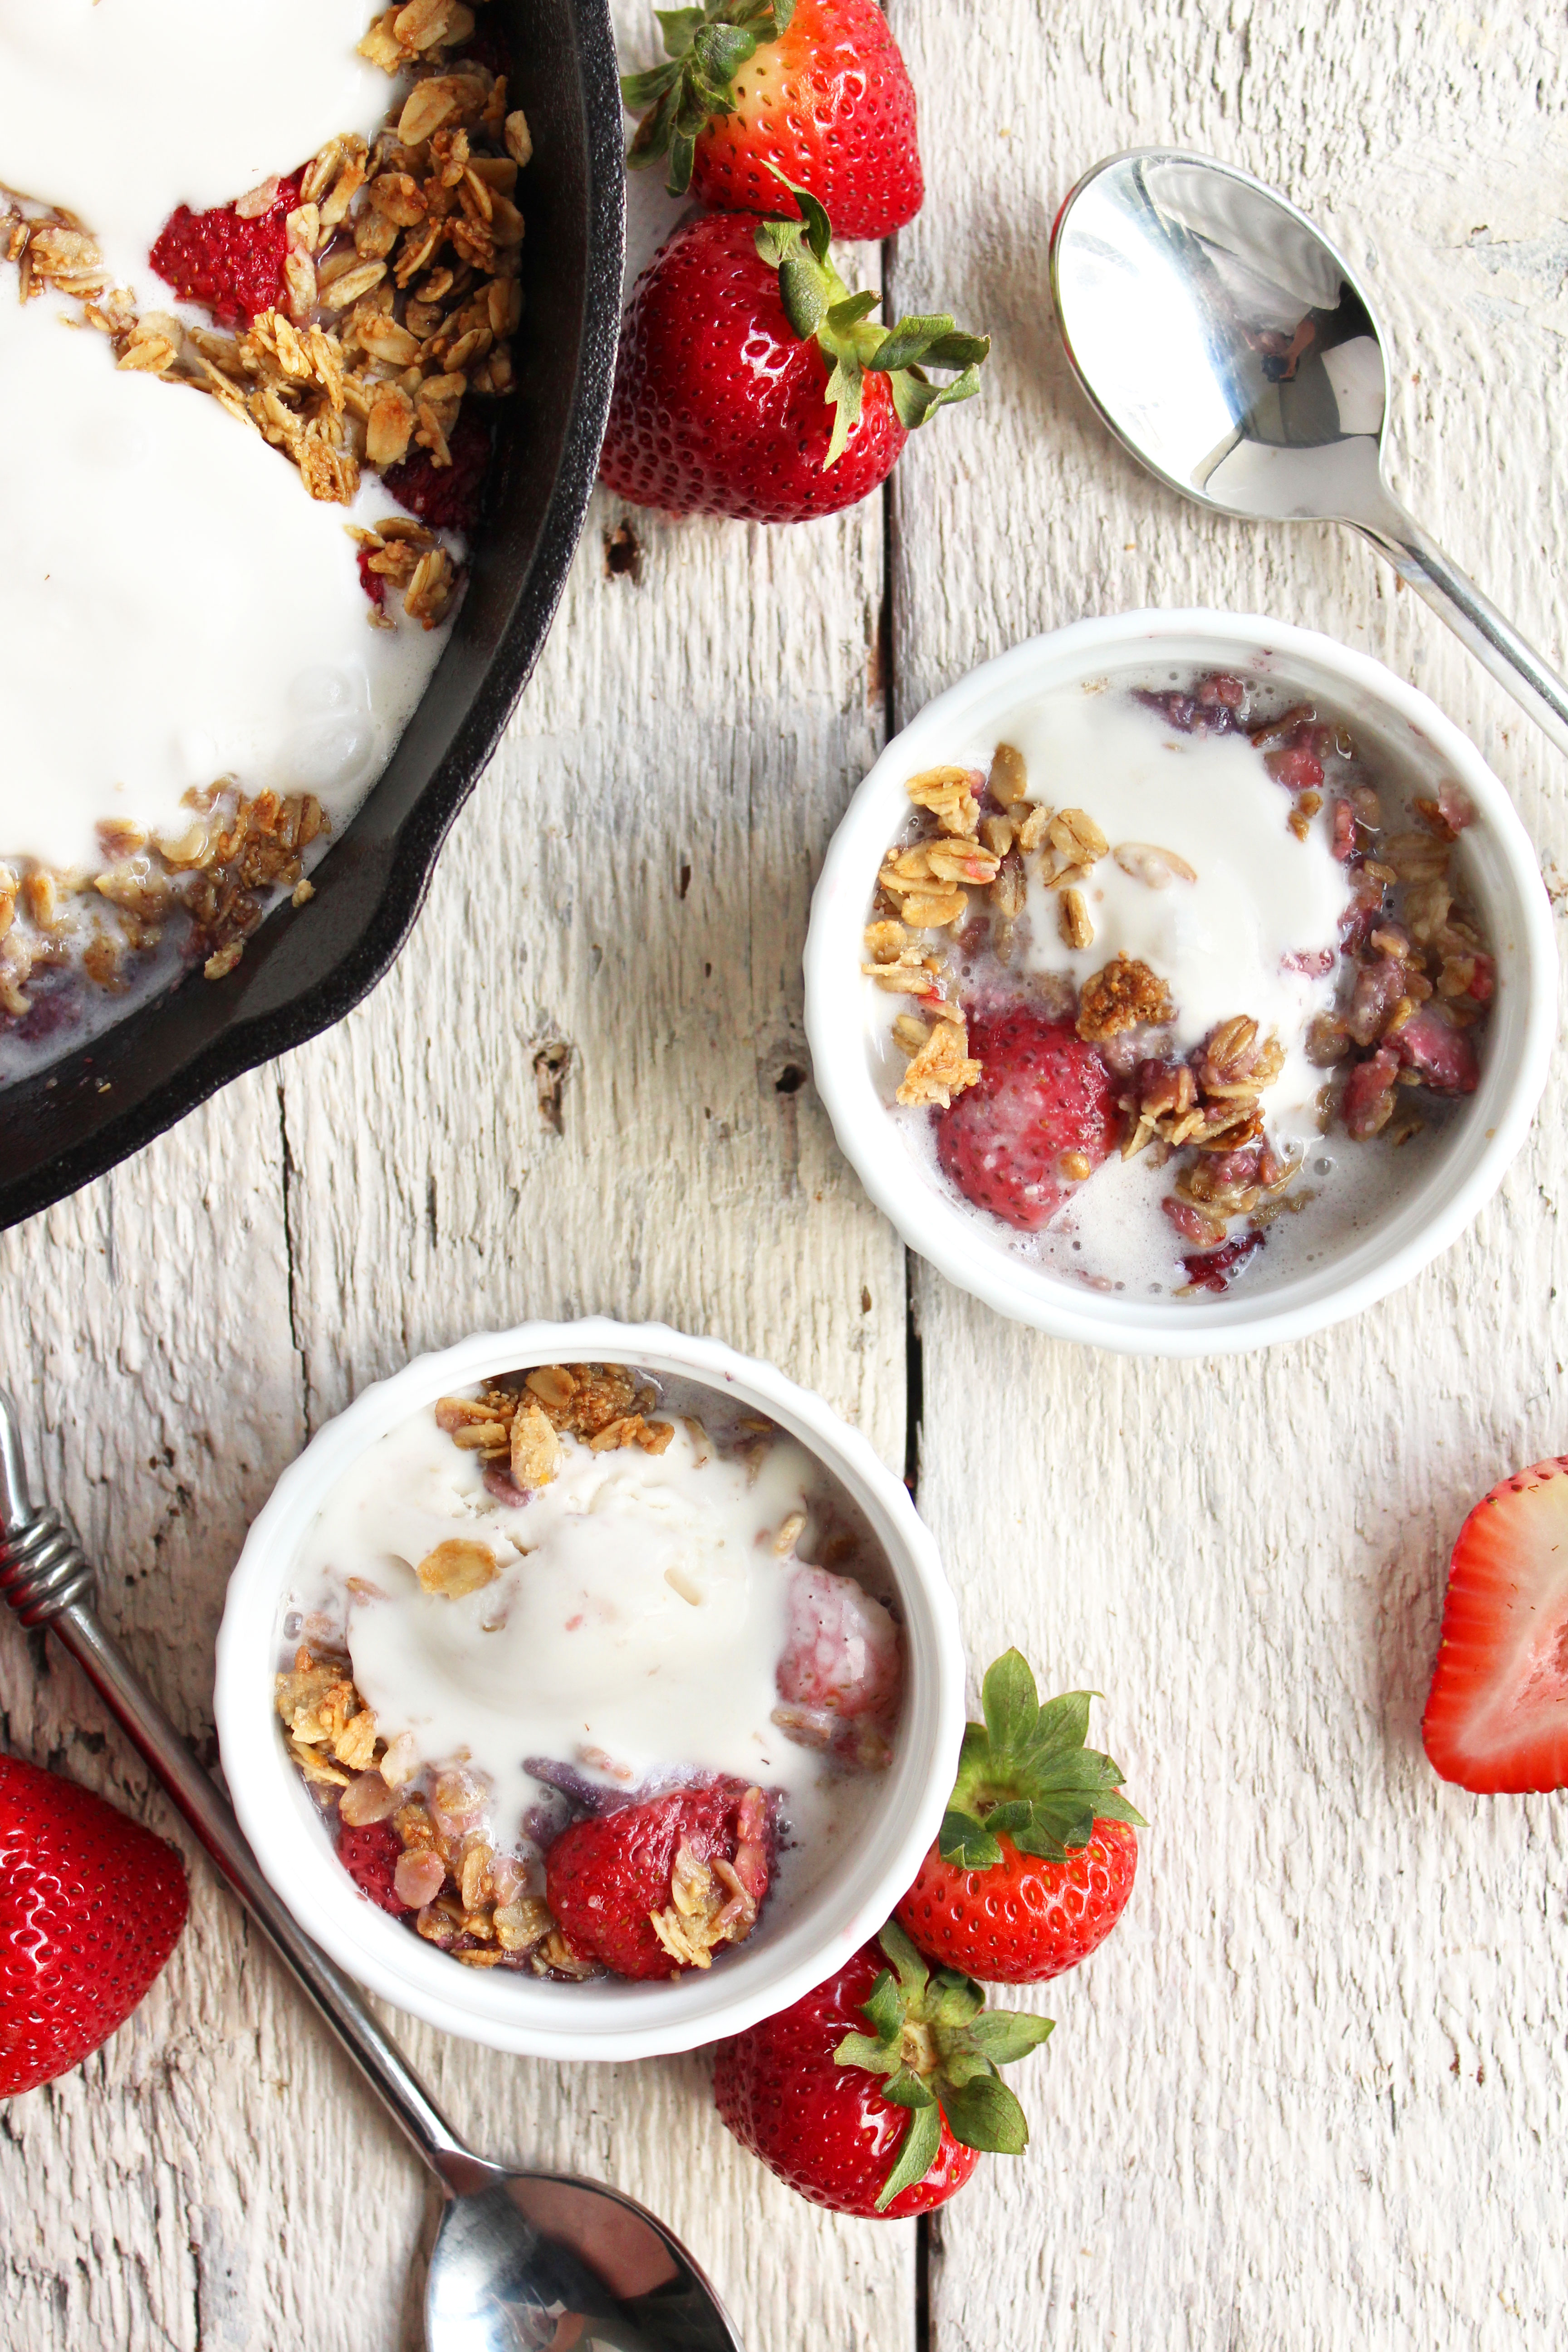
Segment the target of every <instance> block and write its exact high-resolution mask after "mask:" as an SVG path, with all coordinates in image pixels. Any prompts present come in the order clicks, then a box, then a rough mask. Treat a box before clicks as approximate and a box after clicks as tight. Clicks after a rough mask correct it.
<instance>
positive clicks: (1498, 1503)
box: [1421, 1456, 1568, 1796]
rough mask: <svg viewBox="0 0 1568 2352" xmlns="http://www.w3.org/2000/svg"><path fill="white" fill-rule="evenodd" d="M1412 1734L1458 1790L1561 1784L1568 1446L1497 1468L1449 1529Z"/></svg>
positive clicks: (1565, 1732)
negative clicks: (1437, 1620)
mask: <svg viewBox="0 0 1568 2352" xmlns="http://www.w3.org/2000/svg"><path fill="white" fill-rule="evenodd" d="M1421 1737H1422V1739H1423V1741H1424V1742H1425V1745H1426V1755H1427V1759H1428V1760H1429V1762H1430V1763H1431V1765H1432V1767H1433V1769H1434V1770H1435V1771H1437V1772H1440V1773H1441V1774H1442V1776H1443V1778H1444V1780H1457V1781H1458V1784H1459V1786H1460V1788H1462V1789H1473V1790H1476V1791H1477V1792H1478V1793H1479V1794H1481V1795H1485V1796H1493V1795H1499V1794H1501V1793H1503V1792H1505V1791H1506V1792H1509V1793H1513V1794H1519V1793H1522V1792H1524V1791H1526V1790H1545V1789H1562V1788H1565V1787H1568V1456H1559V1457H1558V1458H1557V1459H1556V1460H1555V1461H1551V1462H1538V1463H1536V1464H1535V1465H1534V1467H1533V1468H1531V1469H1529V1470H1521V1472H1520V1473H1519V1475H1517V1477H1513V1478H1505V1479H1504V1480H1503V1481H1502V1483H1501V1485H1500V1486H1494V1487H1493V1488H1492V1490H1491V1492H1490V1494H1489V1495H1485V1496H1482V1498H1481V1500H1480V1501H1479V1503H1478V1504H1477V1505H1476V1507H1475V1509H1474V1510H1473V1511H1472V1512H1471V1513H1470V1516H1469V1517H1468V1519H1467V1520H1466V1521H1465V1524H1464V1526H1463V1527H1462V1528H1460V1530H1459V1537H1458V1542H1457V1543H1456V1544H1455V1546H1454V1552H1453V1558H1452V1559H1451V1561H1450V1563H1449V1568H1448V1591H1447V1599H1446V1600H1445V1601H1444V1604H1443V1632H1442V1638H1441V1640H1440V1642H1439V1643H1438V1648H1437V1664H1436V1668H1435V1670H1434V1672H1433V1675H1432V1688H1431V1692H1430V1694H1429V1696H1428V1697H1427V1700H1426V1714H1425V1716H1424V1717H1423V1718H1422V1723H1421Z"/></svg>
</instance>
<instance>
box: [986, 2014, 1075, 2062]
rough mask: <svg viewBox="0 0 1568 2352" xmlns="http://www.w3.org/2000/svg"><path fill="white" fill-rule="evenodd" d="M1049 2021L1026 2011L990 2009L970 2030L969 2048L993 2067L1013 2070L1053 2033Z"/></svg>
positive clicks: (1051, 2023)
mask: <svg viewBox="0 0 1568 2352" xmlns="http://www.w3.org/2000/svg"><path fill="white" fill-rule="evenodd" d="M1054 2030H1055V2029H1054V2026H1053V2022H1052V2021H1051V2019H1050V2018H1048V2017H1031V2016H1030V2015H1029V2014H1028V2013H1027V2011H1024V2010H1008V2009H988V2010H987V2011H985V2014H984V2017H977V2018H976V2019H975V2021H974V2022H973V2025H972V2026H971V2027H970V2029H969V2045H970V2047H971V2049H973V2050H978V2051H979V2052H980V2053H981V2054H982V2056H983V2057H985V2058H988V2059H989V2060H990V2061H991V2063H992V2064H993V2065H994V2066H1010V2065H1012V2064H1013V2063H1014V2061H1015V2060H1016V2059H1018V2058H1026V2057H1027V2056H1028V2054H1029V2053H1030V2051H1031V2050H1037V2049H1038V2048H1039V2046H1040V2044H1041V2042H1044V2041H1045V2040H1046V2039H1047V2036H1048V2035H1049V2034H1050V2033H1051V2032H1054Z"/></svg>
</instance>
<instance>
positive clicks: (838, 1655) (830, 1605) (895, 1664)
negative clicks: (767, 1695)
mask: <svg viewBox="0 0 1568 2352" xmlns="http://www.w3.org/2000/svg"><path fill="white" fill-rule="evenodd" d="M903 1681H904V1663H903V1651H902V1647H901V1645H900V1640H899V1629H898V1627H897V1626H896V1625H895V1624H894V1622H893V1620H892V1618H891V1617H890V1616H889V1613H888V1612H887V1610H886V1609H884V1608H883V1606H882V1604H881V1602H880V1601H877V1600H874V1599H873V1598H872V1596H871V1595H870V1594H869V1593H868V1592H867V1591H866V1590H865V1589H864V1587H863V1586H861V1585H858V1584H857V1583H856V1582H855V1581H854V1580H853V1579H852V1578H850V1577H847V1576H835V1575H833V1574H832V1573H831V1571H830V1570H827V1569H826V1568H813V1567H810V1566H808V1565H805V1564H803V1565H802V1566H801V1567H799V1568H797V1569H796V1570H795V1574H794V1575H793V1576H792V1577H791V1579H790V1584H789V1621H788V1628H787V1631H786V1633H785V1635H784V1654H783V1656H782V1657H781V1658H780V1660H779V1667H778V1690H779V1697H780V1698H781V1700H782V1701H783V1702H784V1704H783V1706H781V1707H780V1709H779V1711H778V1714H777V1715H776V1716H775V1717H774V1720H775V1722H777V1723H779V1724H780V1725H781V1727H783V1728H784V1729H785V1730H786V1731H788V1732H789V1733H790V1735H791V1737H792V1738H804V1739H805V1740H806V1741H807V1742H808V1743H809V1744H811V1745H813V1746H816V1745H821V1746H823V1747H830V1748H834V1749H835V1751H836V1752H837V1753H838V1754H839V1755H840V1756H842V1757H843V1758H844V1759H845V1760H846V1761H854V1762H858V1763H863V1764H880V1763H884V1762H885V1761H886V1760H887V1750H888V1743H889V1739H890V1738H891V1736H892V1730H893V1727H894V1725H895V1724H896V1722H897V1721H898V1716H899V1700H900V1696H901V1695H902V1692H903Z"/></svg>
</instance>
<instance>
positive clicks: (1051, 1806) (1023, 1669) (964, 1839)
mask: <svg viewBox="0 0 1568 2352" xmlns="http://www.w3.org/2000/svg"><path fill="white" fill-rule="evenodd" d="M1089 1697H1090V1693H1089V1692H1088V1691H1068V1692H1066V1693H1065V1694H1064V1696H1062V1697H1060V1698H1054V1699H1051V1700H1050V1701H1049V1702H1048V1703H1047V1705H1046V1706H1041V1705H1040V1703H1039V1694H1038V1692H1037V1690H1036V1687H1035V1677H1034V1675H1032V1674H1031V1673H1030V1672H1029V1669H1028V1667H1027V1666H1026V1664H1025V1662H1024V1660H1023V1658H1022V1657H1021V1656H1020V1655H1019V1654H1018V1652H1017V1651H1016V1650H1009V1651H1008V1652H1007V1654H1006V1655H1005V1657H1001V1658H998V1659H997V1661H996V1663H995V1664H994V1666H993V1667H992V1668H991V1669H990V1671H989V1673H988V1674H987V1675H986V1677H985V1680H984V1684H983V1685H982V1686H981V1706H982V1708H983V1710H984V1716H985V1720H984V1723H972V1724H971V1725H970V1726H969V1727H968V1729H967V1730H966V1731H965V1733H964V1735H963V1754H962V1756H961V1757H960V1759H959V1766H958V1779H957V1780H956V1781H955V1783H954V1784H953V1791H952V1801H951V1802H950V1804H949V1806H948V1810H947V1813H946V1815H945V1817H944V1819H943V1821H942V1832H941V1835H940V1836H939V1838H938V1840H937V1843H936V1844H935V1845H933V1846H932V1848H931V1852H930V1853H928V1854H927V1856H926V1858H925V1860H924V1862H923V1863H922V1864H921V1874H920V1876H919V1877H918V1878H917V1879H916V1881H915V1883H914V1885H912V1886H911V1887H910V1891H909V1893H908V1894H907V1895H905V1896H904V1898H903V1900H902V1902H901V1903H900V1905H899V1906H898V1909H897V1911H896V1912H895V1914H894V1916H895V1917H896V1918H897V1919H898V1921H899V1923H900V1926H901V1927H904V1928H905V1929H906V1930H907V1931H908V1933H909V1934H910V1936H911V1937H913V1938H914V1941H915V1942H916V1943H917V1944H918V1945H919V1947H920V1948H921V1951H922V1952H924V1953H926V1954H927V1955H928V1957H929V1958H931V1959H933V1960H940V1961H942V1963H943V1964H944V1965H945V1966H946V1967H948V1968H957V1969H967V1970H968V1971H969V1972H970V1973H971V1974H973V1975H974V1976H978V1977H984V1979H986V1980H987V1982H989V1983H992V1984H1037V1983H1039V1982H1041V1981H1042V1980H1043V1979H1045V1978H1047V1977H1058V1976H1060V1975H1061V1973H1062V1971H1063V1970H1064V1969H1076V1968H1077V1966H1078V1964H1079V1961H1080V1960H1086V1959H1088V1958H1089V1954H1090V1952H1092V1951H1093V1950H1094V1949H1095V1948H1096V1947H1097V1946H1098V1945H1100V1944H1102V1943H1103V1942H1104V1941H1105V1938H1106V1937H1107V1936H1109V1935H1110V1931H1111V1929H1112V1927H1115V1925H1116V1922H1117V1921H1118V1919H1120V1917H1121V1913H1122V1910H1123V1908H1124V1906H1125V1905H1126V1902H1127V1898H1128V1896H1129V1895H1131V1892H1132V1877H1133V1873H1134V1872H1135V1871H1136V1869H1137V1867H1138V1840H1137V1838H1136V1837H1135V1836H1134V1834H1133V1831H1134V1829H1135V1828H1142V1826H1143V1817H1142V1814H1141V1813H1135V1812H1134V1811H1133V1810H1132V1808H1131V1805H1130V1804H1129V1803H1128V1802H1127V1801H1126V1799H1125V1798H1124V1797H1122V1796H1121V1794H1120V1793H1119V1791H1118V1784H1119V1782H1120V1781H1121V1772H1120V1771H1119V1770H1118V1769H1117V1768H1116V1766H1115V1765H1114V1764H1113V1763H1112V1762H1111V1760H1110V1757H1109V1756H1100V1755H1097V1754H1096V1752H1095V1750H1094V1749H1093V1748H1086V1747H1085V1746H1084V1744H1083V1743H1084V1735H1085V1733H1086V1732H1087V1731H1088V1729H1089Z"/></svg>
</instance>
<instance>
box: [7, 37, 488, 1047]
mask: <svg viewBox="0 0 1568 2352" xmlns="http://www.w3.org/2000/svg"><path fill="white" fill-rule="evenodd" d="M487 15H488V11H487V9H486V8H485V6H484V0H473V5H467V0H408V5H405V6H401V7H396V8H392V9H388V10H386V11H385V12H384V14H381V15H379V16H376V15H374V14H373V11H372V8H371V7H370V6H369V5H367V0H268V6H267V7H266V8H264V9H261V10H255V9H240V8H237V7H230V6H226V5H225V6H218V5H211V0H100V5H91V0H0V420H3V422H4V425H5V430H4V431H3V432H0V510H3V511H4V513H5V519H6V546H7V561H6V565H5V574H4V577H3V578H0V637H3V638H4V641H5V646H6V650H7V659H6V662H5V670H4V674H3V676H0V725H3V727H4V732H5V742H6V754H7V756H6V761H5V772H4V778H3V780H0V1082H3V1081H4V1080H5V1078H7V1077H13V1076H17V1075H19V1074H20V1073H22V1072H23V1071H25V1070H26V1069H29V1068H33V1067H36V1066H37V1065H38V1063H39V1062H40V1061H44V1060H47V1059H48V1058H50V1057H51V1056H52V1055H54V1054H57V1053H58V1052H60V1051H62V1050H64V1049H66V1048H67V1047H68V1046H71V1045H77V1044H79V1042H80V1041H81V1040H82V1039H83V1037H84V1036H86V1035H87V1034H90V1032H91V1031H92V1030H93V1029H94V1028H95V1027H98V1026H101V1025H102V1024H103V1023H104V1022H106V1021H108V1020H112V1019H115V1018H118V1017H119V1015H120V1014H121V1013H123V1012H124V1011H125V1010H127V1009H128V1008H129V1004H130V1003H131V1002H132V1001H134V999H136V998H137V997H139V996H141V995H144V994H146V993H149V992H152V991H153V989H155V988H157V987H160V986H163V985H166V984H167V983H168V982H170V981H171V980H173V979H174V978H175V977H177V976H178V974H179V972H180V971H183V970H184V969H185V968H187V967H188V966H189V965H190V964H191V963H192V962H193V961H196V962H200V963H201V964H202V965H203V967H204V968H205V972H206V974H207V976H208V977H209V978H211V979H219V978H221V977H222V976H223V975H224V974H225V973H226V972H227V971H231V970H232V969H233V967H234V965H235V964H236V963H237V961H238V960H239V957H240V955H241V952H242V950H243V943H244V940H245V939H246V937H247V935H248V933H249V932H250V931H251V930H252V929H254V928H255V927H256V925H257V924H258V922H259V921H260V920H261V919H262V917H263V916H264V914H265V913H266V912H267V911H268V908H269V907H270V906H272V905H274V904H276V903H278V902H279V899H280V898H282V897H283V896H284V895H291V896H292V898H294V900H295V903H296V904H302V903H303V902H304V901H305V900H306V899H308V898H309V897H310V881H309V879H308V875H309V871H310V867H311V866H313V865H314V864H315V863H316V862H317V860H318V859H319V858H320V856H321V855H322V854H323V853H324V851H325V849H326V847H327V845H328V843H329V841H330V839H331V836H332V835H333V834H334V833H335V832H338V831H340V830H341V829H342V825H343V824H344V823H345V822H346V821H347V819H348V818H349V817H350V816H352V815H353V812H354V810H355V809H356V808H357V807H358V806H359V804H360V803H361V802H362V801H363V798H364V796H365V794H366V793H367V792H368V791H369V789H370V787H371V785H372V784H373V783H374V781H375V779H376V777H377V776H378V775H379V773H380V772H381V771H382V769H383V768H384V765H385V763H386V761H387V759H388V758H389V756H390V754H391V752H392V750H393V748H394V746H395V743H396V741H397V739H398V736H399V735H400V733H401V732H402V730H403V729H404V727H405V724H406V722H407V720H408V719H409V717H410V715H411V713H412V711H413V709H414V707H415V705H416V702H417V701H418V699H419V697H420V695H421V693H422V692H423V690H424V688H425V686H426V682H427V680H428V678H429V677H430V674H431V671H432V670H433V668H434V667H435V664H436V662H437V658H438V657H439V655H440V653H441V650H442V648H443V646H444V645H445V643H446V640H447V634H448V631H449V627H450V622H451V618H452V615H453V613H454V611H455V606H456V601H457V599H458V597H459V596H460V594H461V593H462V584H463V578H464V565H465V559H466V553H467V544H468V533H469V532H470V531H471V530H472V527H473V525H474V522H475V520H476V517H477V513H478V509H479V491H480V487H481V482H482V478H483V476H484V472H485V467H486V464H487V460H488V457H489V443H490V431H489V424H488V422H487V411H488V408H489V404H491V403H492V402H493V401H494V400H495V399H496V398H498V397H499V396H500V395H502V394H505V393H506V392H507V391H508V390H509V389H510V384H511V381H512V371H511V357H510V338H511V336H512V334H513V332H514V331H515V330H516V328H517V326H518V324H519V319H520V313H521V293H520V285H519V267H520V255H521V239H522V234H523V222H522V215H521V211H520V209H519V206H518V204H517V202H516V201H515V198H516V196H517V193H518V179H519V174H520V171H521V168H522V167H523V166H525V165H526V164H527V163H528V161H529V157H530V153H531V144H530V139H529V132H528V127H527V124H526V122H525V121H524V120H523V117H522V115H521V113H520V112H519V111H518V110H516V109H514V108H512V107H511V106H510V103H509V100H508V97H507V74H506V65H507V60H506V58H505V56H504V54H503V52H502V49H501V47H500V44H499V42H498V41H497V39H496V38H495V37H494V36H493V34H492V32H491V30H490V28H489V26H488V24H487V23H486V17H487Z"/></svg>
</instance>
